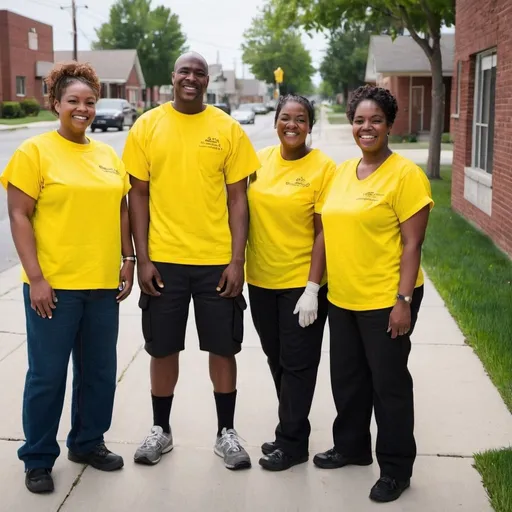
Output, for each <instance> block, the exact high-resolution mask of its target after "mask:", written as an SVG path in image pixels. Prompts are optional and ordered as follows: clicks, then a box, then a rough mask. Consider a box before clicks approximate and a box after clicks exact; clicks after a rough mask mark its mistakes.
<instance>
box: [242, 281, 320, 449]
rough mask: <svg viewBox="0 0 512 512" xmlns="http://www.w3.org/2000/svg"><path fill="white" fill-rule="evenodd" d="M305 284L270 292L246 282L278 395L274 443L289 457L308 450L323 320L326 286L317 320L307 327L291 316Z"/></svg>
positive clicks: (257, 328) (253, 313)
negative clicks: (301, 286) (277, 422)
mask: <svg viewBox="0 0 512 512" xmlns="http://www.w3.org/2000/svg"><path fill="white" fill-rule="evenodd" d="M303 293H304V288H289V289H285V290H269V289H266V288H259V287H257V286H252V285H249V300H250V304H251V313H252V318H253V322H254V326H255V328H256V331H257V332H258V335H259V337H260V340H261V346H262V347H263V351H264V352H265V355H266V356H267V360H268V365H269V367H270V371H271V373H272V377H273V378H274V384H275V386H276V391H277V398H278V399H279V424H278V426H277V428H276V443H277V446H278V447H279V448H281V449H282V450H283V451H285V452H286V453H288V454H290V455H291V456H300V455H303V454H307V453H308V444H309V434H310V432H311V426H310V424H309V420H308V416H309V411H310V409H311V403H312V401H313V394H314V392H315V386H316V377H317V372H318V364H319V363H320V354H321V349H322V338H323V333H324V327H325V322H326V319H327V309H328V302H327V286H323V287H322V288H321V289H320V291H319V293H318V318H317V320H316V321H315V322H314V323H313V324H312V325H310V326H308V327H305V328H303V327H301V326H300V325H299V318H298V315H294V314H293V310H294V309H295V305H296V304H297V301H298V300H299V298H300V297H301V295H302V294H303Z"/></svg>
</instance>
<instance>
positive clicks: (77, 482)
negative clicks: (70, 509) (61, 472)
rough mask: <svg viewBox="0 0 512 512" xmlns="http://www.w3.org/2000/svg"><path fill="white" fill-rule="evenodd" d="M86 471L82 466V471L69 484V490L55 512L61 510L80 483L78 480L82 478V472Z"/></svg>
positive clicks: (85, 467)
mask: <svg viewBox="0 0 512 512" xmlns="http://www.w3.org/2000/svg"><path fill="white" fill-rule="evenodd" d="M86 469H87V466H84V467H83V468H82V471H80V473H78V476H77V477H76V478H75V481H74V482H73V483H72V484H71V489H69V492H68V493H67V494H66V496H65V497H64V500H63V501H62V503H61V504H60V506H59V508H58V509H57V512H60V511H61V510H62V507H64V505H65V503H66V501H67V500H68V498H69V497H70V496H71V493H72V492H73V490H74V488H75V487H76V486H77V485H78V484H79V483H80V479H81V478H82V475H83V474H84V471H85V470H86Z"/></svg>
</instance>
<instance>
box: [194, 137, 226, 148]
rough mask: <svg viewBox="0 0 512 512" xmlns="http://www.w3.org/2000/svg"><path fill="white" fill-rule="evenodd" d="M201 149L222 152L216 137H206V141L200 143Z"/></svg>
mask: <svg viewBox="0 0 512 512" xmlns="http://www.w3.org/2000/svg"><path fill="white" fill-rule="evenodd" d="M199 147H200V148H209V149H215V150H217V151H222V146H221V145H220V140H219V139H217V138H216V137H206V139H204V140H202V141H201V142H200V143H199Z"/></svg>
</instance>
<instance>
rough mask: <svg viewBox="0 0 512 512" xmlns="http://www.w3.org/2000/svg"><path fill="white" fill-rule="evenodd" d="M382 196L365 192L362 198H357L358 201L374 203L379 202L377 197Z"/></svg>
mask: <svg viewBox="0 0 512 512" xmlns="http://www.w3.org/2000/svg"><path fill="white" fill-rule="evenodd" d="M383 195H384V194H379V193H377V192H365V193H364V194H363V195H362V197H358V198H357V200H358V201H371V202H372V203H376V202H377V201H378V200H379V197H382V196H383Z"/></svg>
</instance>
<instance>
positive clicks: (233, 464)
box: [213, 428, 251, 469]
mask: <svg viewBox="0 0 512 512" xmlns="http://www.w3.org/2000/svg"><path fill="white" fill-rule="evenodd" d="M213 450H214V452H215V453H216V454H217V455H218V456H219V457H223V458H224V465H225V466H226V467H227V468H228V469H247V468H250V467H251V458H250V457H249V454H248V453H247V452H246V451H245V449H244V448H243V447H242V445H241V444H240V440H239V437H238V434H237V433H236V431H235V429H232V428H230V429H229V430H226V429H225V428H224V429H222V434H221V435H220V436H219V437H218V438H217V441H216V443H215V447H214V449H213Z"/></svg>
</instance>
